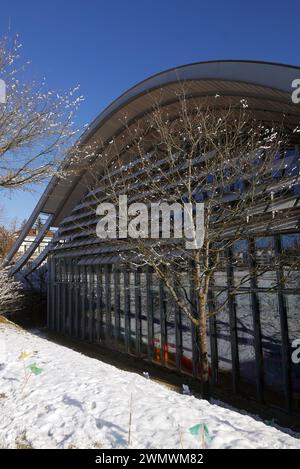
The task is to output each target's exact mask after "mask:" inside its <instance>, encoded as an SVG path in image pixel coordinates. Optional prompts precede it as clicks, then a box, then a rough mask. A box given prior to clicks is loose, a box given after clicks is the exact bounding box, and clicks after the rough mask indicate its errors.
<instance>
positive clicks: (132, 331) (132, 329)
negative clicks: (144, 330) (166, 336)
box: [129, 272, 136, 353]
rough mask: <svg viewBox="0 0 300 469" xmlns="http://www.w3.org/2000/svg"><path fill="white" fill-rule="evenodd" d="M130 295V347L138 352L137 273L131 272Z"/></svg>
mask: <svg viewBox="0 0 300 469" xmlns="http://www.w3.org/2000/svg"><path fill="white" fill-rule="evenodd" d="M129 296H130V311H129V324H130V326H129V328H130V341H129V348H130V350H131V352H132V353H135V352H136V343H135V342H136V317H135V308H136V306H135V273H134V272H130V274H129Z"/></svg>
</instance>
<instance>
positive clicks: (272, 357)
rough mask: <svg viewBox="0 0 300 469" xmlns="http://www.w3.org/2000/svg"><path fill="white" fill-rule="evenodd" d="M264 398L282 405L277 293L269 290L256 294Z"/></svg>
mask: <svg viewBox="0 0 300 469" xmlns="http://www.w3.org/2000/svg"><path fill="white" fill-rule="evenodd" d="M258 299H259V306H260V322H261V333H262V349H263V359H264V379H265V389H266V400H267V402H272V403H275V404H279V405H283V404H284V403H283V395H282V392H283V383H282V365H281V332H280V318H279V312H278V302H277V295H276V294H274V293H270V292H264V293H259V294H258Z"/></svg>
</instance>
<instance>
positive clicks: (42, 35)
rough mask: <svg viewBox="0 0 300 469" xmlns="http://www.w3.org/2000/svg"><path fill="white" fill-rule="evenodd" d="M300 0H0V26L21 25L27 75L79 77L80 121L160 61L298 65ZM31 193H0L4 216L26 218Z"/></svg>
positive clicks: (56, 82) (56, 79)
mask: <svg viewBox="0 0 300 469" xmlns="http://www.w3.org/2000/svg"><path fill="white" fill-rule="evenodd" d="M299 14H300V3H299V1H298V2H297V1H292V0H285V1H284V2H276V1H274V0H273V1H269V0H260V1H258V0H252V1H250V2H243V1H241V0H240V1H235V0H226V1H225V0H223V1H221V0H211V1H208V0H204V1H203V0H185V1H184V0H151V1H146V0H139V1H137V0H127V1H125V0H109V1H107V0H72V1H71V0H64V1H62V0H59V1H58V0H51V1H40V0H39V1H38V0H26V1H24V0H23V1H21V0H19V1H16V0H10V1H7V0H6V1H4V2H1V5H0V31H1V33H3V34H5V33H7V31H8V29H9V28H10V30H11V34H12V35H13V34H15V33H18V34H19V35H20V38H21V42H22V44H23V56H24V58H25V59H26V60H27V59H28V60H31V62H32V65H31V68H30V74H31V75H32V78H35V79H41V78H42V77H44V76H46V78H47V81H48V83H49V86H51V87H52V88H56V89H68V88H70V87H72V86H74V85H76V84H77V83H79V84H80V85H81V91H82V94H83V95H84V96H85V102H84V103H83V105H82V106H81V109H80V111H79V114H78V124H82V123H88V122H90V121H91V120H92V119H93V118H94V117H95V116H96V115H97V114H98V113H99V112H100V111H101V110H102V109H103V108H104V107H105V106H107V105H108V104H109V103H110V102H111V101H112V100H113V99H115V98H116V97H118V96H119V95H120V94H121V93H122V92H123V91H125V90H126V89H127V88H129V87H130V86H132V85H134V84H135V83H137V82H139V81H140V80H143V79H144V78H146V77H148V76H150V75H152V74H154V73H157V72H159V71H162V70H164V69H167V68H170V67H174V66H177V65H182V64H184V63H190V62H196V61H202V60H215V59H252V60H269V61H274V62H282V63H289V64H293V65H300V57H299V40H300V32H299V17H300V15H299ZM41 191H42V187H40V188H39V189H37V190H36V192H35V193H33V194H28V193H23V192H19V193H13V194H8V193H6V194H4V193H3V192H1V193H0V197H1V200H0V203H1V204H2V205H4V206H5V209H6V213H5V215H6V217H7V218H13V217H14V216H17V217H18V218H19V220H20V221H21V220H22V219H24V218H26V217H27V216H28V215H29V214H30V213H31V211H32V209H33V207H34V205H35V204H36V202H37V200H38V198H39V196H40V193H41Z"/></svg>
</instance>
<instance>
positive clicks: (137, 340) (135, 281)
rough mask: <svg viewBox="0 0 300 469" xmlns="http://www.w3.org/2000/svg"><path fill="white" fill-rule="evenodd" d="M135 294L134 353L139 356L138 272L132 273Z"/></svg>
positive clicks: (139, 279)
mask: <svg viewBox="0 0 300 469" xmlns="http://www.w3.org/2000/svg"><path fill="white" fill-rule="evenodd" d="M134 286H135V289H134V292H135V353H136V355H137V356H138V357H139V356H140V354H141V337H142V334H141V291H140V288H141V274H140V271H139V270H136V271H135V272H134Z"/></svg>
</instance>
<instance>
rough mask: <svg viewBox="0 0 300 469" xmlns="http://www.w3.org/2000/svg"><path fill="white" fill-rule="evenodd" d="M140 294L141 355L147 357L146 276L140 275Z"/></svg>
mask: <svg viewBox="0 0 300 469" xmlns="http://www.w3.org/2000/svg"><path fill="white" fill-rule="evenodd" d="M140 285H141V288H140V294H141V354H142V355H147V345H148V320H147V314H148V311H147V289H146V285H147V279H146V274H145V273H141V275H140Z"/></svg>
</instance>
